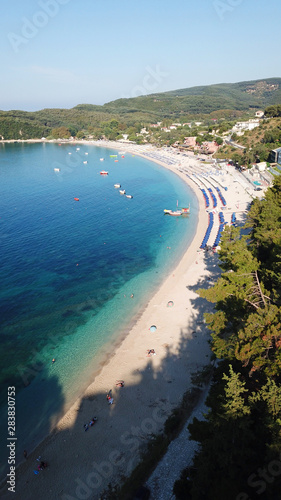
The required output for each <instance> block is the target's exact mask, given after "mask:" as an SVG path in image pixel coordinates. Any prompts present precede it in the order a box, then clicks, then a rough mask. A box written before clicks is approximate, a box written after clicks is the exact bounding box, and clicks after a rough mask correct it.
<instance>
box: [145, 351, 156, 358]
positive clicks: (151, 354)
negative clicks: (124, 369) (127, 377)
mask: <svg viewBox="0 0 281 500" xmlns="http://www.w3.org/2000/svg"><path fill="white" fill-rule="evenodd" d="M146 355H147V356H148V357H149V358H150V356H155V355H156V352H155V350H154V349H147V351H146Z"/></svg>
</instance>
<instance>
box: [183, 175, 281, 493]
mask: <svg viewBox="0 0 281 500" xmlns="http://www.w3.org/2000/svg"><path fill="white" fill-rule="evenodd" d="M245 228H246V229H247V230H248V231H250V233H249V235H248V236H245V235H244V236H242V235H241V231H240V229H239V228H234V227H226V228H225V231H224V233H223V238H222V242H221V250H220V251H219V258H220V267H221V270H222V274H221V277H220V278H219V280H218V281H217V283H216V284H215V285H214V286H211V287H210V288H208V289H201V290H199V292H198V293H199V295H200V296H201V297H204V298H205V299H207V300H208V301H210V302H213V303H214V304H215V309H216V312H214V313H213V314H206V321H207V323H208V326H209V328H210V330H211V331H212V350H213V353H214V355H215V357H216V358H217V360H218V363H217V368H216V369H215V373H214V379H213V384H212V387H211V390H210V393H209V396H208V399H207V405H208V407H209V409H210V410H209V413H208V415H207V416H206V420H205V421H204V422H199V421H198V420H197V419H194V421H193V423H192V424H191V425H190V426H189V428H190V432H191V438H192V439H195V440H196V441H199V443H200V450H199V452H198V453H197V454H196V456H195V459H194V463H193V467H191V468H189V469H186V470H185V471H183V474H182V478H181V480H180V481H177V482H176V483H175V487H174V491H175V493H176V495H177V498H178V499H184V500H188V499H190V500H191V499H192V500H203V499H204V500H226V499H227V500H254V499H258V498H261V499H266V500H277V499H278V500H280V491H281V455H280V453H281V180H280V177H277V178H276V179H275V181H274V185H273V187H272V188H270V189H268V190H267V192H266V195H265V198H264V199H263V200H258V199H256V200H255V201H254V202H253V204H252V207H251V209H250V212H249V215H248V220H247V222H246V225H245ZM244 233H245V231H244Z"/></svg>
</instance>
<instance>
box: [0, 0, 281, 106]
mask: <svg viewBox="0 0 281 500" xmlns="http://www.w3.org/2000/svg"><path fill="white" fill-rule="evenodd" d="M280 14H281V3H280V0H271V1H270V2H265V1H264V0H197V1H196V0H193V1H189V0H185V1H182V0H174V1H173V2H171V1H167V0H162V1H161V2H160V1H159V0H158V1H157V2H151V1H148V0H142V2H136V1H133V2H132V1H128V0H119V2H117V1H116V0H115V1H113V0H106V1H104V0H103V1H100V2H97V1H96V0H80V1H78V0H24V1H23V0H12V1H10V2H6V3H5V9H3V10H2V12H1V17H0V33H1V48H2V50H1V59H2V72H1V73H2V75H1V92H0V109H2V110H8V109H22V110H28V111H32V110H37V109H43V108H46V107H56V108H58V107H61V108H71V107H73V106H75V105H77V104H81V103H90V104H104V103H105V102H109V101H111V100H114V99H118V98H120V97H135V96H136V95H141V94H150V93H154V92H162V91H166V90H175V89H180V88H185V87H192V86H195V85H208V84H212V83H221V82H238V81H244V80H253V79H259V78H269V77H278V76H281V75H280V73H279V56H278V53H279V48H280V46H281V43H280V42H281V31H280V29H279V28H278V26H279V25H278V19H279V18H280Z"/></svg>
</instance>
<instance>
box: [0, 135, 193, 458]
mask: <svg viewBox="0 0 281 500" xmlns="http://www.w3.org/2000/svg"><path fill="white" fill-rule="evenodd" d="M77 147H79V148H80V150H79V151H77V150H76V148H77ZM69 152H71V153H72V154H71V155H69V154H68V153H69ZM86 152H87V153H88V155H85V153H86ZM110 154H117V151H112V150H109V149H105V148H96V147H93V146H90V145H86V144H85V145H78V146H77V145H70V144H67V145H65V144H63V145H61V146H59V145H58V144H5V145H4V144H2V145H1V146H0V186H1V197H0V228H1V229H0V244H1V262H0V279H1V289H0V315H1V329H0V345H1V354H0V363H1V403H2V404H4V407H5V405H6V401H7V386H15V387H16V392H17V434H18V439H19V442H18V448H19V449H18V452H19V455H20V457H21V455H22V449H23V448H29V449H30V448H31V447H32V446H34V445H35V444H36V443H37V442H38V439H40V438H42V437H43V436H44V435H45V434H46V433H47V432H48V431H49V428H50V419H51V418H52V421H55V420H56V419H57V418H58V417H59V416H61V415H62V414H63V413H64V411H65V410H66V409H67V408H68V407H69V406H70V404H71V403H72V402H73V400H74V399H75V398H76V397H77V396H79V395H81V394H82V392H83V390H84V389H85V388H86V386H87V385H88V383H89V380H90V379H91V376H93V375H94V373H95V370H96V369H97V366H98V361H99V360H100V359H101V357H102V355H104V354H105V351H106V350H108V349H109V348H110V345H111V344H112V343H113V342H114V341H115V340H116V339H117V338H118V336H121V335H122V334H124V332H125V331H126V328H127V327H128V325H129V324H130V322H131V321H132V320H133V318H134V316H135V315H136V314H137V313H138V312H139V311H141V310H142V308H143V307H144V305H145V303H146V302H147V301H148V298H149V297H150V296H151V294H152V293H153V291H154V290H155V289H156V287H157V286H159V284H160V283H161V281H162V280H163V279H164V277H165V276H166V274H167V273H168V272H169V271H170V270H171V269H172V267H173V266H174V265H175V263H176V260H177V259H178V258H179V257H180V255H181V254H182V253H183V251H184V248H186V246H187V245H188V244H189V243H190V241H191V240H192V238H193V236H194V233H195V229H196V224H197V213H198V205H197V200H196V197H195V195H194V193H193V192H192V191H191V190H189V188H188V187H187V186H186V185H185V184H184V183H183V182H182V180H181V179H180V178H179V177H178V176H176V175H175V174H173V173H172V172H170V171H168V170H166V169H164V168H163V167H160V166H158V165H156V164H153V163H152V162H150V161H148V160H144V159H142V158H139V157H137V156H135V157H133V156H132V155H131V154H126V155H125V158H121V155H118V162H115V161H114V159H112V158H110V156H109V155H110ZM101 157H103V158H104V159H105V160H104V161H103V162H101V161H100V158H101ZM84 161H87V164H84V163H83V162H84ZM54 168H59V169H60V172H55V171H54ZM102 169H105V170H108V172H109V175H108V176H101V175H100V173H99V172H100V170H102ZM117 182H118V183H120V184H121V185H122V188H125V189H126V192H127V193H128V194H132V195H133V199H127V198H125V197H124V196H122V195H121V194H120V193H119V190H118V189H115V188H114V187H113V186H114V184H115V183H117ZM74 197H78V198H79V201H74ZM177 200H178V203H179V206H186V205H188V204H189V203H190V206H191V214H192V216H190V217H188V218H176V217H175V218H174V217H169V216H164V214H163V209H165V208H171V209H175V208H176V202H177ZM167 247H170V248H169V249H168V248H167ZM131 293H133V294H134V298H133V300H132V299H131V298H130V295H131ZM53 358H55V359H56V362H55V363H54V364H52V359H53ZM1 413H3V412H1ZM5 429H6V424H4V427H2V426H1V435H2V436H3V432H4V436H6V430H5ZM1 449H3V447H2V446H1ZM5 453H6V452H5ZM2 458H3V456H2V455H1V456H0V459H1V462H2Z"/></svg>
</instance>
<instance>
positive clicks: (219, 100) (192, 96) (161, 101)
mask: <svg viewBox="0 0 281 500" xmlns="http://www.w3.org/2000/svg"><path fill="white" fill-rule="evenodd" d="M280 102H281V78H269V79H266V80H254V81H250V82H240V83H234V84H231V83H229V84H218V85H207V86H201V87H191V88H187V89H181V90H175V91H171V92H162V93H158V94H151V95H147V96H140V97H135V98H129V99H117V100H116V101H112V102H109V103H106V104H104V105H103V106H95V105H93V104H79V105H77V106H75V107H74V108H72V109H57V108H55V109H43V110H40V111H35V112H27V111H18V110H11V111H0V139H1V137H3V138H4V139H15V140H17V139H28V138H30V139H31V138H41V137H42V136H44V137H48V136H50V137H52V131H53V129H57V128H60V127H65V128H66V129H67V130H68V132H69V135H68V133H67V135H66V137H67V136H70V135H74V136H77V134H79V136H78V138H82V137H85V136H88V135H92V136H93V137H94V138H99V137H101V136H102V135H106V134H105V129H106V128H107V129H110V128H111V129H112V127H111V126H110V123H111V122H112V121H115V122H116V121H117V122H118V127H119V128H117V130H107V132H108V135H106V137H108V138H109V135H111V138H112V139H116V138H118V137H119V138H120V137H121V133H122V132H123V133H124V131H126V133H127V131H128V135H130V134H131V135H132V136H134V135H135V133H136V132H137V130H138V129H140V128H141V127H143V126H147V125H149V124H151V123H156V122H158V121H163V122H165V120H172V121H173V120H174V121H175V120H177V121H180V122H181V123H184V122H187V121H191V120H206V119H208V118H209V119H211V118H216V119H220V118H227V119H233V118H236V117H237V116H240V117H241V115H243V113H249V111H250V112H252V113H254V110H255V109H264V108H265V107H266V106H270V105H275V104H279V103H280ZM130 127H134V128H135V130H132V129H131V130H130ZM61 138H63V137H61Z"/></svg>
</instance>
